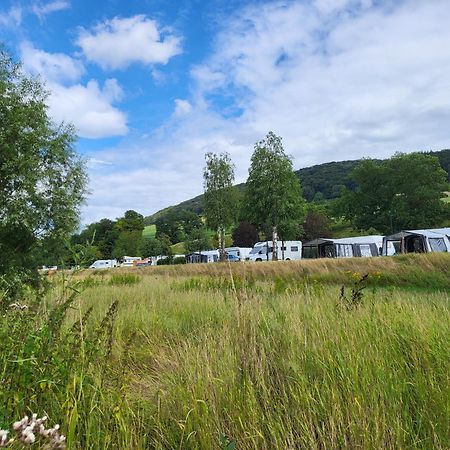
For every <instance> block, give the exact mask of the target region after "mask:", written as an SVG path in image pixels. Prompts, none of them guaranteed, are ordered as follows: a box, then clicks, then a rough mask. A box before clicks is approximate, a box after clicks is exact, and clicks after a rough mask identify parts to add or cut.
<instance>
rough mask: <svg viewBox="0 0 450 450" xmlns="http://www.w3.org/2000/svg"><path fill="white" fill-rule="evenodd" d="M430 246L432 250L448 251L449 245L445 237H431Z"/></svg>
mask: <svg viewBox="0 0 450 450" xmlns="http://www.w3.org/2000/svg"><path fill="white" fill-rule="evenodd" d="M429 242H430V247H431V251H432V252H446V251H447V247H446V246H445V242H444V239H443V238H430V239H429Z"/></svg>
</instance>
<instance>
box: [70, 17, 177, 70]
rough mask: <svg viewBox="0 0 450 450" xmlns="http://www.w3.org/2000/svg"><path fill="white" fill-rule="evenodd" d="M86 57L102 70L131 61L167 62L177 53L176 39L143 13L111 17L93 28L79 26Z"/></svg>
mask: <svg viewBox="0 0 450 450" xmlns="http://www.w3.org/2000/svg"><path fill="white" fill-rule="evenodd" d="M77 45H78V46H80V47H81V49H82V51H83V53H84V54H85V56H86V58H88V59H89V60H91V61H94V62H96V63H98V64H99V65H100V66H101V67H103V68H104V69H124V68H126V67H128V66H129V65H130V64H132V63H137V62H139V63H142V64H148V65H153V64H167V62H168V61H169V59H170V58H172V57H173V56H175V55H178V54H180V53H181V41H180V38H178V37H176V36H175V35H173V34H170V33H167V32H166V33H164V31H163V30H161V28H160V27H159V26H158V23H157V22H156V21H155V20H151V19H148V18H147V17H146V16H144V15H137V16H133V17H129V18H119V17H115V18H114V19H112V20H108V21H106V22H103V23H101V24H99V25H97V26H96V27H95V28H94V29H93V30H91V31H88V30H85V29H82V30H81V32H80V35H79V37H78V39H77Z"/></svg>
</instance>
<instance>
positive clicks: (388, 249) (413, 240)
mask: <svg viewBox="0 0 450 450" xmlns="http://www.w3.org/2000/svg"><path fill="white" fill-rule="evenodd" d="M428 252H450V228H432V229H428V230H403V231H400V232H399V233H395V234H391V235H390V236H386V237H385V238H384V239H383V256H392V255H395V254H397V253H428Z"/></svg>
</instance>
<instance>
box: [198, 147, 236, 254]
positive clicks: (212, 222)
mask: <svg viewBox="0 0 450 450" xmlns="http://www.w3.org/2000/svg"><path fill="white" fill-rule="evenodd" d="M205 160H206V165H205V168H204V170H203V180H204V189H205V195H204V209H205V215H206V222H207V224H208V226H209V227H210V228H212V229H214V230H217V236H218V240H219V255H220V260H221V261H225V260H226V255H225V229H226V228H227V227H229V226H230V225H232V224H233V223H234V221H235V217H236V215H237V213H238V207H237V205H236V201H237V197H236V194H235V188H234V187H233V181H234V165H233V163H232V162H231V159H230V156H229V155H228V153H221V154H220V155H216V154H214V153H207V154H206V155H205Z"/></svg>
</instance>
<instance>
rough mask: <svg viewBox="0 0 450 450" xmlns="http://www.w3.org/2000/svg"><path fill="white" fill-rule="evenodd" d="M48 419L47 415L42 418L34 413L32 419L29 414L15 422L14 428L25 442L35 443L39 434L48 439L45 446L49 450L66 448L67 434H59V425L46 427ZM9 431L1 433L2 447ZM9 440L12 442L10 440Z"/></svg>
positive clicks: (0, 444)
mask: <svg viewBox="0 0 450 450" xmlns="http://www.w3.org/2000/svg"><path fill="white" fill-rule="evenodd" d="M46 420H47V416H43V417H41V418H40V419H39V418H38V416H37V414H33V415H32V416H31V419H29V418H28V416H25V417H24V418H23V419H21V420H19V421H17V422H14V424H13V429H14V431H15V432H16V433H17V435H18V437H19V439H20V440H21V441H22V442H23V443H24V444H33V443H34V442H36V439H37V438H38V436H40V437H41V442H42V440H44V441H46V443H45V445H44V446H43V448H45V449H47V450H56V449H65V448H66V444H65V441H66V438H65V436H63V435H61V434H59V425H58V424H57V425H55V426H54V427H53V428H48V429H46V428H45V425H44V423H45V421H46ZM5 433H6V436H7V433H8V432H3V434H1V433H0V447H5V446H6V445H7V444H4V443H3V441H5V442H6V439H7V437H3V436H5ZM8 442H11V440H10V441H8Z"/></svg>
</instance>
